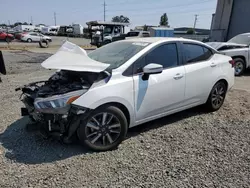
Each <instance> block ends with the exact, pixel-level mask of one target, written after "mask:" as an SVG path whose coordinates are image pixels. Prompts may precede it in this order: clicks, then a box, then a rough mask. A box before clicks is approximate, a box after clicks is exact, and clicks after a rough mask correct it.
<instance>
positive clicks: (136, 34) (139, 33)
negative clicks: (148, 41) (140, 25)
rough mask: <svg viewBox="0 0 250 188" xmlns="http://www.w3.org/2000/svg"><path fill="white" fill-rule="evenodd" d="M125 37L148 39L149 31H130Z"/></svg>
mask: <svg viewBox="0 0 250 188" xmlns="http://www.w3.org/2000/svg"><path fill="white" fill-rule="evenodd" d="M126 37H129V38H130V37H150V32H149V31H130V32H128V33H127V35H126Z"/></svg>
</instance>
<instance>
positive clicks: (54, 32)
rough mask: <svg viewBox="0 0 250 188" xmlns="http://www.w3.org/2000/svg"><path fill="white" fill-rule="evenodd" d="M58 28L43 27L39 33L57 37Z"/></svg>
mask: <svg viewBox="0 0 250 188" xmlns="http://www.w3.org/2000/svg"><path fill="white" fill-rule="evenodd" d="M59 28H60V26H50V27H43V28H42V31H41V33H42V34H44V35H57V34H58V30H59Z"/></svg>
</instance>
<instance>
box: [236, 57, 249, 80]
mask: <svg viewBox="0 0 250 188" xmlns="http://www.w3.org/2000/svg"><path fill="white" fill-rule="evenodd" d="M234 62H235V68H234V69H235V76H241V75H242V74H243V73H244V71H245V69H246V63H245V61H244V60H243V59H242V58H234Z"/></svg>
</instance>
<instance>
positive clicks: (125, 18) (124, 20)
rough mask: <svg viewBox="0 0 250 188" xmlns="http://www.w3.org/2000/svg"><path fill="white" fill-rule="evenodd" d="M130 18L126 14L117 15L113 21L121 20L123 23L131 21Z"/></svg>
mask: <svg viewBox="0 0 250 188" xmlns="http://www.w3.org/2000/svg"><path fill="white" fill-rule="evenodd" d="M129 21H130V20H129V18H128V17H126V16H123V15H121V16H115V17H113V18H112V22H121V23H129Z"/></svg>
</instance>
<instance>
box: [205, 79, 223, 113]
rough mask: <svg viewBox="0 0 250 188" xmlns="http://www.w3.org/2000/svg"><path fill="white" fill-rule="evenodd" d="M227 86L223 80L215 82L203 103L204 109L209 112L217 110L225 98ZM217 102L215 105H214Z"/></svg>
mask: <svg viewBox="0 0 250 188" xmlns="http://www.w3.org/2000/svg"><path fill="white" fill-rule="evenodd" d="M226 93H227V86H226V85H225V83H224V82H222V81H219V82H217V83H216V84H215V85H214V87H213V88H212V90H211V92H210V94H209V97H208V99H207V102H206V104H205V107H206V110H207V111H209V112H214V111H217V110H219V109H220V108H221V106H222V105H223V103H224V100H225V98H226ZM216 101H217V102H218V103H217V102H216ZM216 104H217V105H216Z"/></svg>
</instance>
